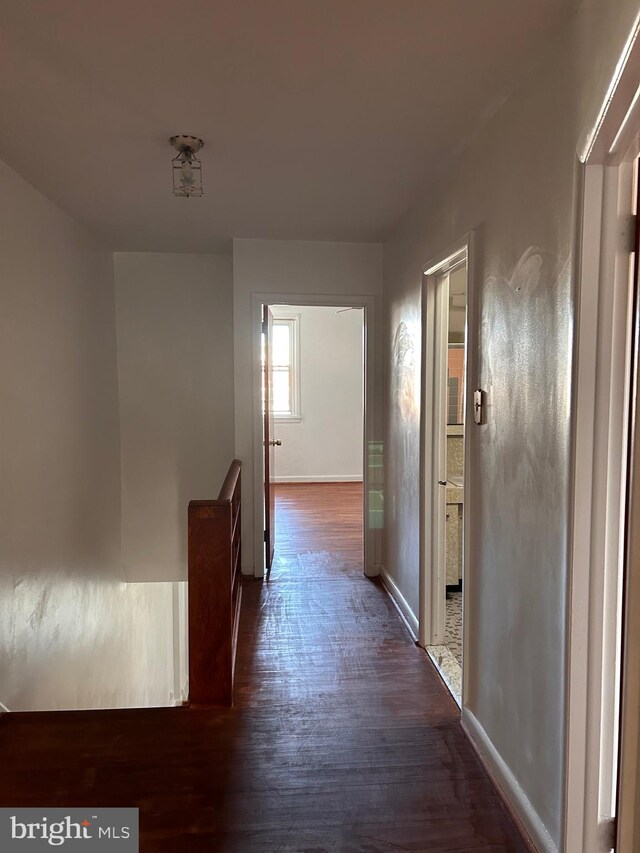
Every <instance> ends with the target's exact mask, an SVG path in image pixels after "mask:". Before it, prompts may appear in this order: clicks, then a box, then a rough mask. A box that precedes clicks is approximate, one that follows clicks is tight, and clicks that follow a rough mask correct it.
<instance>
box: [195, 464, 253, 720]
mask: <svg viewBox="0 0 640 853" xmlns="http://www.w3.org/2000/svg"><path fill="white" fill-rule="evenodd" d="M241 468H242V463H241V462H240V461H239V460H238V459H234V460H233V462H232V463H231V466H230V468H229V471H228V473H227V476H226V478H225V481H224V483H223V485H222V489H221V490H220V494H219V495H218V499H217V500H210V501H190V502H189V534H188V543H189V544H188V547H189V564H188V565H189V575H188V577H189V704H190V705H231V704H232V703H233V670H234V665H235V655H236V644H237V639H238V622H239V618H240V601H241V598H242V586H241V584H240V479H241V478H240V472H241Z"/></svg>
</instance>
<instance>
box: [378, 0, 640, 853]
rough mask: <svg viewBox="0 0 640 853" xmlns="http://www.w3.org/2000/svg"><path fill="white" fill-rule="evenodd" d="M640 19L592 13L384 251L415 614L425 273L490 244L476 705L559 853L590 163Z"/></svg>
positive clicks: (404, 536) (474, 506)
mask: <svg viewBox="0 0 640 853" xmlns="http://www.w3.org/2000/svg"><path fill="white" fill-rule="evenodd" d="M638 5H639V4H638V2H637V0H621V2H616V3H604V2H599V0H584V2H583V3H582V4H581V6H580V8H579V10H578V13H577V17H576V19H575V21H573V22H572V24H571V26H569V27H568V28H567V29H566V30H565V31H564V33H563V34H562V35H561V37H560V38H559V39H558V40H557V42H556V43H555V44H552V45H550V46H549V50H548V53H547V55H545V56H541V57H540V65H539V67H538V68H537V69H536V72H535V74H534V75H533V77H532V78H531V79H530V81H529V82H528V83H527V85H525V86H524V87H523V88H522V89H521V90H520V91H519V92H517V93H516V95H515V96H514V97H512V98H511V99H510V100H509V101H508V102H507V103H506V104H505V105H504V107H503V108H502V110H501V111H500V112H499V114H498V115H497V116H496V117H495V118H494V119H493V120H492V121H491V123H490V124H489V125H488V126H487V127H486V128H485V130H484V131H483V132H482V133H481V134H480V135H479V136H478V137H477V138H476V140H475V141H474V143H473V145H472V146H471V148H470V149H469V150H468V151H467V152H466V154H465V155H464V156H463V157H462V159H461V161H460V162H459V163H458V164H457V165H456V168H455V170H454V171H453V172H452V173H451V174H450V175H449V176H448V177H446V178H443V180H442V182H441V185H440V186H439V187H437V188H433V189H432V191H431V192H430V193H429V196H428V198H426V197H425V200H424V203H423V204H421V205H420V206H418V207H417V208H416V209H415V210H413V211H412V212H411V213H410V214H409V215H408V216H407V217H406V218H405V219H404V221H403V222H402V223H401V224H400V225H399V227H398V228H397V229H396V230H395V232H394V233H393V234H392V235H391V236H390V238H389V240H388V242H387V243H386V244H385V249H384V264H385V276H384V278H385V327H386V335H387V364H386V367H387V380H386V387H387V405H386V449H387V468H386V472H385V487H386V496H385V508H386V534H387V535H386V539H385V566H386V569H387V571H388V572H389V573H390V574H391V575H392V577H393V578H394V580H395V582H396V584H397V585H398V586H399V588H400V589H401V591H402V593H403V594H404V596H405V598H406V599H407V600H408V601H409V603H410V604H411V606H412V607H413V608H415V612H416V613H417V609H418V580H419V579H418V529H419V524H420V518H419V505H418V498H419V494H418V478H419V413H420V361H421V354H420V287H421V270H422V267H423V265H424V264H426V263H427V262H429V261H430V260H431V259H432V258H434V257H436V256H438V255H439V254H440V253H442V252H445V251H446V250H447V249H448V247H449V246H451V245H452V243H454V242H455V241H457V240H459V239H460V238H461V237H462V236H463V235H464V234H465V233H466V232H467V231H469V230H470V229H474V231H475V238H476V250H477V251H476V253H475V258H474V261H475V266H476V275H475V278H474V280H473V281H471V282H470V290H471V291H474V290H475V294H476V299H477V306H478V314H477V320H476V322H477V327H476V331H477V334H478V335H479V347H478V362H479V363H478V375H477V376H472V377H470V387H471V389H473V388H474V387H482V388H484V389H485V390H486V392H487V402H488V406H487V423H486V425H484V426H481V427H476V426H475V425H472V426H470V427H469V429H470V430H471V455H470V459H468V460H467V462H466V464H467V468H468V469H469V468H470V469H471V471H470V474H471V488H472V494H471V500H470V501H467V503H466V504H465V512H469V513H470V514H471V525H472V526H471V539H470V541H469V542H468V543H467V548H468V552H469V554H470V576H469V578H468V584H469V596H470V601H469V608H468V610H467V612H466V613H465V620H466V621H465V631H466V632H467V637H468V649H469V653H468V656H467V659H466V661H465V667H466V669H467V673H468V684H467V692H466V698H465V704H466V710H467V711H468V712H470V714H471V715H472V716H473V717H475V719H476V720H477V721H478V726H479V728H478V731H479V732H481V733H482V732H483V733H484V734H483V736H486V739H487V741H486V742H487V743H488V744H490V746H491V748H492V749H493V750H495V753H496V754H497V756H498V757H499V758H500V759H501V760H502V761H504V762H505V765H506V768H507V771H508V773H510V774H512V776H511V779H512V781H513V787H512V790H511V793H512V794H513V795H514V796H515V797H517V798H518V797H519V798H520V803H521V804H524V805H525V806H526V805H527V801H528V806H529V807H530V809H531V811H530V814H531V815H532V816H533V817H532V821H530V822H529V826H530V827H531V826H533V827H534V829H535V831H536V832H537V840H538V841H539V843H540V844H541V845H543V844H546V849H554V848H555V847H556V846H558V845H559V844H560V840H561V837H562V809H563V794H564V790H563V773H564V767H563V763H564V762H563V755H564V746H565V737H564V731H565V713H566V704H565V660H566V636H567V632H566V622H567V614H566V593H567V586H568V582H569V577H568V533H569V529H568V525H569V521H568V520H569V513H570V492H569V483H570V464H571V445H570V440H571V420H570V400H571V393H572V387H571V381H570V380H571V367H572V336H573V326H574V314H575V311H574V302H575V300H574V284H573V277H572V269H573V251H574V233H575V216H574V212H575V209H576V206H575V194H576V189H577V183H576V173H577V170H576V148H577V147H578V146H579V145H580V144H581V143H582V142H583V140H584V139H585V138H586V136H587V133H588V131H589V128H590V127H592V126H593V123H594V122H595V119H596V116H597V113H598V109H599V107H600V104H601V103H602V100H603V98H604V95H605V92H606V89H607V86H608V83H609V81H610V79H611V77H612V74H613V71H614V68H615V65H616V62H617V60H618V57H619V55H620V53H621V50H622V47H623V45H624V42H625V40H626V37H627V34H628V33H629V31H630V30H631V25H632V22H633V20H634V18H635V16H636V14H637V12H638ZM469 719H470V720H471V719H472V717H471V716H470V717H469ZM522 813H524V812H522ZM543 849H545V848H543ZM571 853H573V851H571Z"/></svg>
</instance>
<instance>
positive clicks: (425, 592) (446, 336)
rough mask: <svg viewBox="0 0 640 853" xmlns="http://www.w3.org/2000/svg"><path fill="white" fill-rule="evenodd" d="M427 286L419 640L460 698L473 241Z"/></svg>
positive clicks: (441, 264) (438, 267)
mask: <svg viewBox="0 0 640 853" xmlns="http://www.w3.org/2000/svg"><path fill="white" fill-rule="evenodd" d="M423 288H424V290H423V363H422V393H423V397H422V399H423V406H422V452H421V458H422V520H421V533H422V540H421V573H420V574H421V578H420V580H421V589H420V637H419V639H420V644H421V645H422V646H424V648H425V649H426V651H427V653H428V654H429V656H430V657H431V659H432V661H433V662H434V664H435V666H436V668H437V669H438V671H439V673H440V675H441V676H442V678H443V680H444V682H445V684H446V685H447V687H448V688H449V690H450V691H451V693H452V695H453V696H454V698H455V700H456V702H457V703H458V704H459V705H461V703H462V681H463V678H462V676H463V665H464V652H463V627H464V618H463V616H464V610H465V608H464V598H465V587H466V581H467V577H466V575H467V572H466V570H465V569H466V565H465V564H466V560H465V555H466V549H465V538H466V537H465V530H466V528H467V527H468V506H467V502H466V501H465V496H466V495H467V494H468V489H467V487H466V481H467V476H466V466H465V447H466V445H467V441H466V423H465V422H466V420H467V414H466V409H467V405H466V400H467V396H468V395H467V387H468V381H467V375H468V359H467V352H468V340H467V338H468V335H467V325H468V324H467V304H468V298H467V291H468V247H467V244H466V243H465V244H464V245H462V246H461V247H460V248H459V249H458V250H457V251H455V252H453V253H447V256H446V257H445V258H443V259H442V260H441V261H437V262H436V263H434V264H431V265H430V266H429V267H428V268H427V269H426V270H425V273H424V281H423Z"/></svg>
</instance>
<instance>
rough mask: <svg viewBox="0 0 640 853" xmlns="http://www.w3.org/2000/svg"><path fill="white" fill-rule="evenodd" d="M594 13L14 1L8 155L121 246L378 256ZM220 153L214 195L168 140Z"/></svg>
mask: <svg viewBox="0 0 640 853" xmlns="http://www.w3.org/2000/svg"><path fill="white" fill-rule="evenodd" d="M574 5H575V0H437V2H436V0H174V2H168V0H0V20H1V21H2V27H1V30H0V115H1V116H2V120H1V121H0V159H3V160H5V161H6V162H7V163H8V164H9V165H10V166H12V167H13V168H14V169H15V170H16V171H18V172H19V173H20V174H21V175H22V176H23V177H24V178H26V179H27V180H28V181H29V182H30V183H32V184H33V185H34V186H36V187H37V188H38V189H39V190H41V191H42V192H43V193H44V194H45V195H46V196H48V197H49V198H50V199H51V200H52V201H54V202H55V203H56V204H58V205H59V206H60V207H61V208H63V209H64V210H65V211H67V212H68V213H69V214H71V215H72V216H73V217H74V218H76V219H77V220H79V221H81V222H83V223H86V224H87V225H88V226H89V227H91V228H92V229H93V230H94V231H96V232H97V233H98V234H99V235H101V237H102V238H103V239H104V240H105V241H106V242H107V243H108V245H109V246H110V247H112V248H114V249H120V250H137V251H196V252H207V251H218V250H221V249H223V248H225V247H227V246H228V241H229V240H230V238H232V237H261V238H271V239H276V238H277V239H311V240H348V241H374V240H378V239H380V238H381V236H382V235H383V234H384V232H385V230H386V229H388V228H389V227H390V226H392V225H393V224H394V223H395V222H396V221H397V220H398V219H399V217H400V216H401V215H402V214H403V213H404V212H405V211H406V210H407V209H408V208H409V207H410V206H411V205H412V204H413V203H414V202H415V201H416V200H417V198H419V197H420V196H422V195H424V193H425V191H426V189H427V188H428V187H429V185H430V183H431V182H432V181H434V180H435V179H436V178H437V176H438V174H439V173H441V171H442V169H443V168H444V167H445V166H446V165H447V164H449V163H450V162H451V158H452V156H453V155H454V154H455V152H456V151H458V150H459V149H460V146H461V145H463V144H464V142H465V140H466V139H468V138H469V137H470V135H471V134H472V133H473V132H474V131H475V130H476V129H477V127H478V126H479V124H481V123H482V122H483V121H485V120H486V118H487V117H488V116H489V115H491V114H492V113H493V112H494V111H495V109H496V108H497V107H498V106H499V105H500V103H502V101H503V100H504V98H505V96H506V95H507V94H509V93H510V92H511V91H512V90H513V88H514V86H515V85H516V84H517V82H518V81H519V79H520V77H521V76H522V74H523V73H524V71H526V69H527V68H528V67H530V65H531V63H532V62H533V61H534V60H535V57H536V55H537V54H538V53H539V52H540V49H541V46H542V45H543V44H544V43H545V41H546V40H548V39H549V38H550V36H551V35H552V34H553V32H554V31H555V30H556V29H557V27H558V26H560V24H561V23H562V21H564V20H565V19H566V17H567V16H568V14H569V10H570V8H571V7H572V6H574ZM174 133H191V134H194V135H196V136H201V137H203V139H204V140H205V147H204V149H203V151H202V156H201V159H202V161H203V174H204V182H205V196H204V197H203V198H201V199H180V198H174V197H173V196H172V194H171V187H170V185H171V174H170V159H171V156H172V149H171V148H170V146H169V144H168V138H169V136H171V135H172V134H174Z"/></svg>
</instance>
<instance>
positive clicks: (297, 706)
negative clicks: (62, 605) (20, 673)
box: [0, 484, 527, 853]
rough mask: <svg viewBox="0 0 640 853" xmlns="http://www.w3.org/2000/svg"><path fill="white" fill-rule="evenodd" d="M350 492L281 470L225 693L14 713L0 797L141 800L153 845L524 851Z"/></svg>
mask: <svg viewBox="0 0 640 853" xmlns="http://www.w3.org/2000/svg"><path fill="white" fill-rule="evenodd" d="M336 507H338V508H340V516H339V518H338V521H336V516H335V510H336ZM360 507H361V487H360V486H359V485H356V484H340V485H323V486H291V487H279V489H278V503H277V512H278V515H277V523H278V528H277V533H278V546H277V551H276V562H275V565H274V569H273V571H272V575H271V578H270V580H269V581H268V582H265V583H260V582H257V581H252V580H247V581H246V582H245V586H244V600H243V610H242V617H241V625H240V639H239V659H238V664H237V681H236V707H235V708H233V709H228V710H227V709H223V710H192V711H187V710H183V709H171V708H167V709H155V710H154V709H145V710H121V711H110V712H100V711H87V712H84V711H80V712H73V713H62V714H60V713H58V714H56V713H44V714H38V715H35V714H19V713H17V714H10V715H7V717H6V718H5V719H4V720H3V721H2V722H1V723H0V754H2V756H3V771H4V772H3V773H2V774H1V780H0V805H3V806H4V805H11V806H27V805H32V806H36V805H47V806H58V805H61V806H83V805H84V806H89V805H98V806H118V805H123V806H124V805H136V806H139V808H140V825H141V846H140V849H141V850H142V851H145V853H169V851H171V853H183V851H184V853H200V851H207V853H214V851H215V852H216V853H217V851H224V853H253V851H255V853H258V851H259V852H260V853H275V851H300V853H302V852H303V851H304V853H311V852H312V851H313V853H324V851H327V853H329V852H330V851H331V852H332V851H340V852H341V853H342V851H344V853H347V851H349V853H382V851H404V850H411V851H424V853H427V851H428V853H438V851H442V853H444V851H449V853H453V852H454V851H456V852H457V853H472V851H478V853H480V851H484V853H489V851H491V853H499V851H500V852H501V851H525V850H526V849H527V848H526V846H525V844H524V843H523V842H522V841H521V839H520V837H519V835H518V833H517V832H516V830H515V828H514V826H513V824H512V823H511V821H510V819H509V818H508V816H507V814H506V812H505V810H504V809H503V807H502V805H501V803H500V800H499V798H498V796H497V795H496V793H495V791H494V789H493V787H492V785H491V784H490V783H489V781H488V780H487V777H486V775H485V773H484V771H483V770H482V768H481V766H480V764H479V762H478V760H477V758H476V756H475V754H474V752H473V750H472V748H471V746H470V745H469V743H468V742H467V740H466V738H465V737H464V735H463V733H462V731H461V729H460V725H459V722H458V710H457V707H456V705H455V704H454V702H453V700H452V699H451V698H450V696H449V694H448V692H447V690H446V689H445V687H444V686H443V685H442V683H441V682H440V680H439V678H438V676H437V675H436V673H435V670H434V668H433V667H432V665H431V664H430V663H429V661H428V659H427V657H426V655H425V654H424V652H422V651H421V650H419V649H418V648H416V647H415V645H414V644H413V643H412V641H411V640H410V638H409V636H408V634H407V632H406V629H405V627H404V625H403V624H402V622H401V621H400V619H399V617H398V615H397V613H396V611H395V609H394V607H393V605H392V603H391V602H390V600H389V599H388V597H387V596H386V594H385V593H384V591H383V589H382V588H381V586H380V585H379V584H378V583H377V582H375V581H370V580H367V579H366V578H364V577H363V575H362V573H361V559H362V557H361V544H360V542H361V526H360V521H359V519H360V515H359V514H360ZM340 519H341V520H340ZM336 525H338V527H337V528H336Z"/></svg>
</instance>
